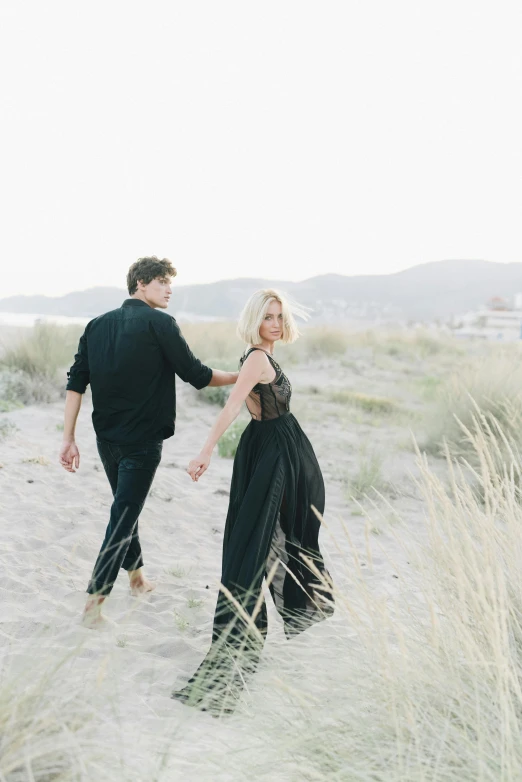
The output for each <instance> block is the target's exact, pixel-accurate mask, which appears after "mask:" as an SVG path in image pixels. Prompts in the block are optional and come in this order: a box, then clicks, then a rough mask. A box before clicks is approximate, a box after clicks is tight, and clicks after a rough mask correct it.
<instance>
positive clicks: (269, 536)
mask: <svg viewBox="0 0 522 782" xmlns="http://www.w3.org/2000/svg"><path fill="white" fill-rule="evenodd" d="M175 276H176V269H175V268H174V267H173V266H172V264H171V263H170V261H168V260H167V259H162V260H159V259H158V258H156V257H155V256H152V257H147V258H140V259H139V260H138V261H137V262H136V263H134V264H133V265H132V266H131V267H130V269H129V272H128V274H127V287H128V291H129V298H128V299H126V300H125V301H124V302H123V304H122V306H121V307H119V308H118V309H116V310H112V311H111V312H107V313H105V314H104V315H101V316H99V317H97V318H94V320H91V321H90V322H89V323H88V324H87V326H86V328H85V332H84V333H83V335H82V337H81V338H80V343H79V347H78V352H77V354H76V356H75V360H74V364H73V365H72V367H71V369H70V371H69V372H68V382H67V395H66V402H65V421H64V440H63V444H62V448H61V450H60V456H59V459H60V463H61V465H62V466H63V467H64V469H66V470H67V471H68V472H75V470H76V469H78V467H79V466H80V453H79V450H78V446H77V445H76V441H75V426H76V421H77V417H78V414H79V411H80V407H81V401H82V394H83V393H84V392H85V390H86V388H87V386H88V384H90V385H91V391H92V403H93V413H92V421H93V426H94V430H95V432H96V438H97V447H98V452H99V455H100V458H101V461H102V464H103V467H104V469H105V472H106V475H107V478H108V480H109V483H110V486H111V490H112V494H113V498H114V499H113V504H112V506H111V512H110V519H109V523H108V526H107V530H106V533H105V538H104V540H103V543H102V546H101V549H100V552H99V554H98V557H97V559H96V562H95V565H94V569H93V572H92V575H91V579H90V581H89V584H88V587H87V592H88V599H87V603H86V606H85V611H84V615H83V623H84V625H85V626H87V627H90V628H97V627H99V626H100V625H102V624H103V623H104V621H105V620H104V617H103V613H102V606H103V603H104V601H105V600H106V599H107V597H108V595H109V594H110V592H111V589H112V587H113V585H114V582H115V580H116V578H117V575H118V572H119V570H120V568H124V569H125V570H127V572H128V574H129V581H130V589H131V592H132V593H133V594H135V595H139V594H141V593H145V592H149V591H152V590H153V589H154V584H153V583H151V582H149V581H148V580H147V579H146V578H145V575H144V572H143V558H142V552H141V546H140V539H139V531H138V518H139V515H140V512H141V510H142V508H143V505H144V503H145V500H146V497H147V494H148V493H149V490H150V488H151V485H152V482H153V479H154V475H155V472H156V469H157V467H158V465H159V463H160V460H161V452H162V446H163V440H165V439H167V438H168V437H172V435H173V434H174V428H175V418H176V389H175V378H176V375H178V377H180V378H181V380H183V381H184V382H186V383H190V384H191V385H192V386H194V387H195V388H196V389H202V388H204V387H205V386H223V385H233V389H232V391H231V393H230V395H229V397H228V401H227V403H226V405H225V406H224V408H223V409H222V410H221V412H220V413H219V415H218V416H217V418H216V420H215V422H214V424H213V426H212V428H211V429H210V432H209V434H208V437H207V440H206V442H205V443H204V445H203V448H202V449H201V451H200V453H199V455H198V456H197V457H196V458H195V459H192V461H191V462H190V464H189V466H188V468H187V472H188V474H189V475H190V477H191V478H192V480H193V481H198V480H199V479H200V478H201V476H202V475H203V474H204V473H205V471H206V470H207V469H208V467H209V464H210V460H211V456H212V452H213V449H214V447H215V445H216V443H217V442H218V440H219V438H220V437H221V436H222V435H223V434H224V432H225V431H226V430H227V429H228V427H229V426H230V425H231V424H232V422H233V421H234V420H235V418H236V417H237V415H238V414H239V412H240V409H241V407H242V405H243V403H246V406H247V408H248V411H249V413H250V416H251V420H250V423H249V424H248V426H247V427H246V429H245V431H244V432H243V434H242V436H241V439H240V441H239V445H238V448H237V452H236V455H235V458H234V465H233V473H232V483H231V488H230V501H229V507H228V513H227V519H226V525H225V532H224V540H223V557H222V570H221V588H220V591H219V594H218V598H217V605H216V610H215V615H214V623H213V631H212V643H211V646H210V649H209V652H208V653H207V655H206V657H205V659H204V660H203V662H202V663H201V665H200V666H199V668H198V669H197V671H196V673H195V674H194V676H193V677H192V678H191V679H190V680H189V682H188V684H187V685H186V687H184V688H183V689H182V690H178V691H175V692H174V693H173V695H172V697H173V698H176V699H178V700H181V701H182V702H185V703H187V704H189V705H194V706H196V707H198V708H200V709H202V710H209V711H211V713H213V714H221V713H225V712H231V711H233V709H234V706H235V703H236V701H237V698H238V696H239V694H240V692H241V689H242V687H243V685H244V678H245V676H246V675H247V674H249V673H251V672H252V671H253V670H254V669H255V667H256V665H257V661H258V659H259V655H260V653H261V649H262V646H263V642H264V638H265V636H266V632H267V616H266V606H265V602H264V597H263V580H264V578H266V579H267V583H268V586H269V589H270V593H271V596H272V598H273V601H274V604H275V606H276V608H277V611H278V612H279V614H280V615H281V617H282V619H283V622H284V629H285V633H286V636H287V637H291V636H292V635H294V634H296V633H298V632H300V631H302V630H304V629H306V628H307V627H309V626H310V625H311V624H313V623H314V622H316V621H319V620H321V619H323V618H325V617H326V616H329V615H330V614H331V613H332V611H333V598H332V592H331V589H330V587H331V580H330V577H329V574H328V572H327V571H326V569H325V566H324V562H323V559H322V556H321V553H320V551H319V544H318V536H319V528H320V521H319V517H318V515H317V514H319V515H321V514H322V513H323V512H324V501H325V491H324V482H323V477H322V474H321V470H320V467H319V464H318V462H317V459H316V457H315V454H314V451H313V448H312V446H311V444H310V441H309V440H308V438H307V437H306V435H305V434H304V432H303V430H302V429H301V427H300V426H299V424H298V422H297V420H296V419H295V417H294V416H293V415H292V413H291V412H290V398H291V394H292V387H291V385H290V382H289V380H288V378H287V376H286V375H285V374H284V372H283V371H282V369H281V367H280V366H279V364H278V363H277V362H276V361H275V359H274V356H273V353H274V346H275V344H276V342H277V341H279V340H281V342H283V343H290V342H294V341H295V340H296V339H297V338H298V336H299V332H298V330H297V326H296V323H295V320H294V315H300V316H304V317H306V313H305V311H304V310H303V309H302V308H300V307H298V306H297V305H295V304H294V303H291V302H289V301H288V299H287V298H286V297H285V296H284V295H283V294H281V293H279V292H278V291H275V290H271V289H265V290H259V291H257V292H256V293H254V294H253V295H252V296H251V297H250V299H249V300H248V301H247V303H246V305H245V307H244V309H243V311H242V313H241V315H240V318H239V322H238V328H237V331H238V336H239V337H240V339H241V340H243V342H244V343H245V344H246V345H247V347H246V349H245V351H244V353H243V355H242V356H241V358H240V360H239V367H240V371H239V372H224V371H221V370H217V369H211V368H209V367H207V366H205V365H204V364H202V363H201V361H199V360H198V359H197V358H196V357H195V356H194V354H193V353H192V352H191V350H190V348H189V346H188V345H187V343H186V341H185V339H184V338H183V335H182V334H181V331H180V329H179V326H178V325H177V323H176V321H175V319H174V318H173V317H171V316H169V315H167V314H165V313H163V312H161V310H164V309H166V307H167V306H168V303H169V300H170V296H171V294H172V287H171V283H172V278H173V277H175ZM316 512H317V513H316ZM200 545H204V542H201V543H200Z"/></svg>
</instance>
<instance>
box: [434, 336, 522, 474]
mask: <svg viewBox="0 0 522 782" xmlns="http://www.w3.org/2000/svg"><path fill="white" fill-rule="evenodd" d="M521 390H522V366H521V363H520V354H519V351H518V349H515V350H514V351H512V350H509V351H505V350H504V351H502V352H497V351H495V352H493V351H491V350H489V351H486V352H485V353H484V354H482V355H480V356H478V357H475V358H474V360H472V361H470V362H467V364H465V365H464V366H461V367H459V368H458V369H457V370H456V371H454V372H452V373H451V374H450V375H449V376H448V378H447V379H446V381H445V383H443V384H442V385H439V386H438V387H437V389H436V391H435V392H434V397H435V399H436V403H435V404H434V405H433V406H432V408H431V410H430V412H429V419H428V422H427V432H426V437H425V441H424V443H423V447H424V448H425V449H426V450H427V451H428V452H430V453H443V452H444V448H445V445H444V444H445V443H447V444H448V445H449V447H450V449H451V452H452V453H453V454H454V455H455V456H462V457H469V458H470V460H471V461H472V462H473V463H474V464H477V454H476V449H475V447H474V441H473V438H472V437H470V430H472V431H474V430H476V429H477V427H478V429H479V430H480V431H482V432H483V433H486V434H487V432H488V430H489V429H490V428H493V429H494V430H495V431H497V430H498V425H499V426H500V428H501V430H502V432H503V433H504V434H505V435H506V437H507V438H508V439H509V440H510V441H511V442H512V444H514V445H517V444H518V445H522V392H521ZM497 448H498V446H497Z"/></svg>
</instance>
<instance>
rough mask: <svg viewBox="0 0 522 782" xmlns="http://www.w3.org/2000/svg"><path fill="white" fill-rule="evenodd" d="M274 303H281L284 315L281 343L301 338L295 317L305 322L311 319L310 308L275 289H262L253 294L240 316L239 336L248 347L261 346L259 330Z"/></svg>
mask: <svg viewBox="0 0 522 782" xmlns="http://www.w3.org/2000/svg"><path fill="white" fill-rule="evenodd" d="M273 301H278V302H279V304H280V305H281V312H282V315H283V333H282V336H281V342H283V343H284V344H290V343H291V342H295V341H296V339H297V338H298V337H299V336H300V334H299V330H298V328H297V324H296V322H295V320H294V316H295V315H297V316H298V317H300V318H303V319H304V320H308V318H309V317H310V315H309V313H308V308H307V307H303V306H301V305H300V304H297V302H295V301H293V300H292V299H290V298H289V297H288V296H286V295H285V294H284V293H281V292H280V291H276V290H274V289H273V288H262V289H261V290H259V291H256V292H255V293H253V294H252V296H251V297H250V298H249V300H248V301H247V303H246V304H245V306H244V307H243V311H242V312H241V315H240V316H239V321H238V324H237V335H238V337H239V339H241V340H243V342H246V343H247V345H259V343H260V342H261V336H260V334H259V329H260V327H261V324H262V323H263V319H264V317H265V315H266V311H267V309H268V308H269V306H270V305H271V304H272V302H273Z"/></svg>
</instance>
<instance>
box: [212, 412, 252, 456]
mask: <svg viewBox="0 0 522 782" xmlns="http://www.w3.org/2000/svg"><path fill="white" fill-rule="evenodd" d="M245 428H246V424H245V422H244V421H234V423H233V424H232V425H231V426H229V427H228V429H227V431H226V432H225V433H224V434H223V435H222V436H221V437H220V438H219V440H218V453H219V455H220V456H222V457H223V458H225V459H233V458H234V456H235V455H236V451H237V446H238V445H239V440H240V438H241V435H242V434H243V432H244V430H245Z"/></svg>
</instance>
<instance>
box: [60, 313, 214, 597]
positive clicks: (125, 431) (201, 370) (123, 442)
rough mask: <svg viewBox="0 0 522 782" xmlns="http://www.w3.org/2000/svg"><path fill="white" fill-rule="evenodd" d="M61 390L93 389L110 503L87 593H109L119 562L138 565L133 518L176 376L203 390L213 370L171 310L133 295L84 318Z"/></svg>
mask: <svg viewBox="0 0 522 782" xmlns="http://www.w3.org/2000/svg"><path fill="white" fill-rule="evenodd" d="M67 374H68V378H69V381H68V383H67V390H69V391H77V392H78V393H80V394H83V393H84V392H85V389H86V388H87V385H88V384H89V383H90V384H91V388H92V402H93V413H92V421H93V425H94V430H95V432H96V435H97V438H98V452H99V454H100V457H101V460H102V463H103V466H104V468H105V472H106V473H107V477H108V479H109V483H110V485H111V489H112V493H113V496H114V502H113V505H112V508H111V515H110V520H109V525H108V527H107V531H106V533H105V540H104V541H103V545H102V547H101V549H100V553H99V554H98V559H97V560H96V564H95V566H94V570H93V574H92V577H91V580H90V582H89V586H88V588H87V591H88V592H89V593H90V594H101V595H108V594H109V593H110V591H111V589H112V587H113V584H114V581H115V580H116V577H117V575H118V571H119V569H120V567H123V568H125V569H126V570H137V569H138V568H139V567H141V566H142V565H143V559H142V556H141V546H140V541H139V536H138V517H139V514H140V512H141V509H142V507H143V504H144V502H145V499H146V497H147V494H148V492H149V490H150V487H151V484H152V481H153V478H154V474H155V472H156V469H157V467H158V464H159V463H160V459H161V449H162V443H163V440H165V439H166V438H167V437H172V435H173V434H174V427H175V419H176V387H175V378H176V375H179V377H180V378H181V379H182V380H184V381H186V382H188V383H191V384H192V385H193V386H194V387H195V388H198V389H199V388H203V387H204V386H206V385H208V384H209V382H210V380H211V379H212V370H211V369H209V368H208V367H206V366H204V365H203V364H202V363H201V361H199V360H198V359H197V358H196V357H195V356H194V355H193V354H192V353H191V351H190V348H189V347H188V345H187V343H186V342H185V340H184V338H183V336H182V334H181V332H180V330H179V327H178V325H177V323H176V321H175V320H174V318H172V317H171V316H170V315H166V314H165V313H163V312H161V311H160V310H156V309H154V308H153V307H149V305H148V304H146V302H144V301H141V300H140V299H126V301H124V302H123V305H122V306H121V307H120V308H119V309H116V310H112V311H111V312H107V313H105V315H100V317H98V318H95V319H94V320H91V321H90V323H88V324H87V326H86V328H85V332H84V334H83V335H82V337H81V338H80V344H79V347H78V353H77V354H76V356H75V360H74V364H73V366H72V367H71V369H70V372H68V373H67Z"/></svg>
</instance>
